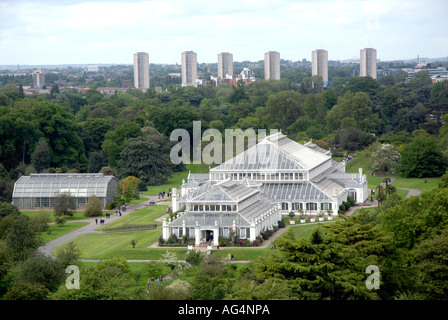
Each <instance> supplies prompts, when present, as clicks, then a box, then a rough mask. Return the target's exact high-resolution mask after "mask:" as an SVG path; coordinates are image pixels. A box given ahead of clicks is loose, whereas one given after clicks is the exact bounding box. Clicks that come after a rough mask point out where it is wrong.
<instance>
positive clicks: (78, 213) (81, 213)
mask: <svg viewBox="0 0 448 320" xmlns="http://www.w3.org/2000/svg"><path fill="white" fill-rule="evenodd" d="M39 212H46V213H49V214H50V219H51V222H54V211H52V210H41V211H39V210H32V211H26V210H24V211H20V213H22V214H23V215H26V216H28V217H31V216H32V215H33V214H36V213H39ZM106 213H110V214H114V213H115V211H112V210H103V215H102V216H103V217H105V216H106ZM84 219H92V217H86V216H84V211H79V210H78V211H73V216H67V221H73V220H84Z"/></svg>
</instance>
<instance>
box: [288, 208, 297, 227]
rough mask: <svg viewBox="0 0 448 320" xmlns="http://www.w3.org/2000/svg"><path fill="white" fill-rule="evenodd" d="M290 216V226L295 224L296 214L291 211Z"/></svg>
mask: <svg viewBox="0 0 448 320" xmlns="http://www.w3.org/2000/svg"><path fill="white" fill-rule="evenodd" d="M288 216H289V223H290V224H295V221H294V216H295V214H294V212H292V211H289V214H288Z"/></svg>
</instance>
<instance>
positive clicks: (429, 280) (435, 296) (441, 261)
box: [412, 229, 448, 300]
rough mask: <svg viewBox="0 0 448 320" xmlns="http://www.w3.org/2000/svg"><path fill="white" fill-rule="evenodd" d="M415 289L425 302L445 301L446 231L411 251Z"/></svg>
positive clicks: (447, 282)
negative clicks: (415, 280)
mask: <svg viewBox="0 0 448 320" xmlns="http://www.w3.org/2000/svg"><path fill="white" fill-rule="evenodd" d="M412 254H413V258H414V260H413V265H414V266H415V268H416V271H417V272H416V273H417V275H418V278H417V288H418V291H419V292H420V293H421V294H422V295H423V299H425V300H445V299H446V297H447V295H448V230H446V229H445V230H444V231H443V232H442V233H441V234H440V235H438V236H435V237H433V238H429V239H426V240H424V241H422V242H421V243H419V244H418V245H416V246H415V248H414V249H413V250H412Z"/></svg>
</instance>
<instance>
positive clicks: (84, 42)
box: [0, 0, 448, 65]
mask: <svg viewBox="0 0 448 320" xmlns="http://www.w3.org/2000/svg"><path fill="white" fill-rule="evenodd" d="M447 15H448V1H447V0H419V1H416V0H397V1H396V0H365V1H364V0H356V1H355V0H349V1H345V0H339V1H330V0H328V1H327V0H315V1H305V0H290V1H287V0H225V1H222V0H165V1H162V0H160V1H113V0H110V1H107V0H98V1H83V0H59V1H50V0H32V1H23V0H0V65H7V64H13V65H16V64H21V65H26V64H31V65H33V64H77V63H81V64H99V63H106V64H107V63H126V64H132V63H133V54H134V53H135V52H137V51H144V52H148V53H149V59H150V63H169V64H174V63H179V64H180V59H181V58H180V57H181V53H182V52H183V51H188V50H192V51H195V52H196V53H197V55H198V62H199V63H202V62H216V61H217V54H218V53H220V52H231V53H233V59H234V61H245V60H250V61H258V60H263V59H264V53H265V52H267V51H278V52H280V57H281V58H282V59H287V60H293V61H297V60H302V59H303V58H306V59H307V60H311V51H312V50H315V49H320V48H323V49H326V50H328V58H329V59H330V60H341V59H349V58H359V50H360V49H362V48H366V47H373V48H376V49H377V54H378V59H381V60H395V59H409V58H415V57H417V55H420V57H430V58H437V57H446V56H448V32H447V30H448V16H447Z"/></svg>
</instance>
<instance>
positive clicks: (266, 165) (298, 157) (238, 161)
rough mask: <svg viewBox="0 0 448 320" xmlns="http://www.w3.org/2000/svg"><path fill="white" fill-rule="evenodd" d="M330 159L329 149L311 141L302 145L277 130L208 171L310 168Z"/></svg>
mask: <svg viewBox="0 0 448 320" xmlns="http://www.w3.org/2000/svg"><path fill="white" fill-rule="evenodd" d="M330 159H331V154H330V152H329V151H326V150H324V149H322V148H319V147H318V146H316V145H314V144H311V143H307V144H305V145H302V144H300V143H298V142H295V141H293V140H291V139H289V138H288V137H286V136H285V135H283V134H276V135H272V136H269V137H266V138H265V139H264V140H262V141H260V142H259V143H258V144H256V145H255V146H253V147H251V148H249V149H247V150H246V151H244V152H241V153H240V154H238V155H237V156H235V157H234V158H232V159H229V160H227V161H226V162H224V163H223V164H221V165H220V166H217V167H215V168H213V169H211V172H219V171H231V172H237V171H246V170H259V171H269V170H279V171H281V170H288V171H290V170H310V169H312V168H314V167H316V166H318V165H320V164H322V163H324V162H326V161H328V160H330Z"/></svg>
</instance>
